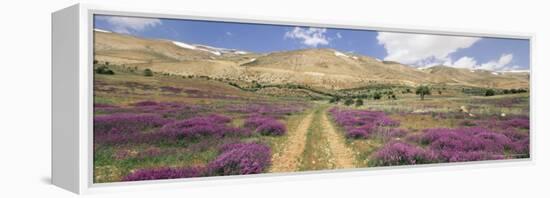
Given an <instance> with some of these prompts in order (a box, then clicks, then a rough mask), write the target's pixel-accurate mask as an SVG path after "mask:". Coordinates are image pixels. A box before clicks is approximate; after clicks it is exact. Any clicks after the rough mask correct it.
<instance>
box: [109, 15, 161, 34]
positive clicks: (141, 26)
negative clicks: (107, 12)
mask: <svg viewBox="0 0 550 198" xmlns="http://www.w3.org/2000/svg"><path fill="white" fill-rule="evenodd" d="M98 19H100V20H104V21H106V22H107V23H109V24H110V25H111V26H113V27H112V28H113V29H112V30H113V31H115V32H118V33H124V34H128V33H131V32H132V31H138V32H139V31H143V30H145V29H147V28H151V27H155V26H157V25H160V24H162V22H161V21H160V20H159V19H154V18H139V17H120V16H103V17H100V18H98Z"/></svg>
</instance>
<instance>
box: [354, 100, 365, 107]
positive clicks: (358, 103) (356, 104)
mask: <svg viewBox="0 0 550 198" xmlns="http://www.w3.org/2000/svg"><path fill="white" fill-rule="evenodd" d="M355 106H363V100H362V99H357V100H355Z"/></svg>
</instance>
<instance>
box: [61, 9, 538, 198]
mask: <svg viewBox="0 0 550 198" xmlns="http://www.w3.org/2000/svg"><path fill="white" fill-rule="evenodd" d="M52 20H53V28H52V29H53V36H52V45H53V54H52V56H53V57H52V59H53V63H52V68H53V76H52V79H53V82H52V83H53V94H52V95H53V121H52V122H53V123H52V125H53V140H52V141H53V142H52V147H53V148H52V151H53V154H52V167H53V170H52V174H53V176H52V179H53V183H54V184H55V185H58V186H61V187H63V188H65V189H68V190H71V191H73V192H77V193H83V192H90V191H94V190H98V191H100V190H101V189H117V188H122V187H127V186H132V187H136V186H138V187H139V186H143V185H162V184H167V182H170V183H171V184H174V183H192V182H201V181H207V180H208V181H213V179H214V180H216V181H220V180H221V181H223V180H227V179H234V178H244V179H250V180H254V179H258V177H257V176H263V177H262V178H264V179H269V178H275V177H279V176H282V175H289V174H293V175H296V174H303V173H317V174H330V173H331V172H341V171H358V172H364V171H370V170H374V171H376V170H380V169H391V168H396V167H400V168H414V167H433V166H444V165H461V166H465V167H468V166H469V165H471V164H478V163H497V162H507V163H512V162H518V161H527V162H529V161H531V156H532V149H531V148H532V145H531V142H532V141H531V137H532V134H533V132H532V131H531V130H530V126H531V124H530V123H531V122H530V121H531V120H532V119H530V113H531V111H530V98H531V97H530V94H531V89H530V81H531V80H530V68H531V62H530V60H531V40H532V36H530V35H523V34H495V33H483V32H482V33H471V32H459V31H444V30H419V29H405V28H399V27H370V26H365V25H361V24H346V23H338V22H335V23H328V22H316V21H306V20H304V21H287V20H277V19H263V18H237V17H226V16H219V15H204V14H203V15H200V14H185V13H184V14H182V13H173V12H164V13H163V12H148V11H143V10H119V9H117V10H111V9H108V8H100V7H96V6H89V5H88V6H86V5H75V6H73V7H69V8H66V9H64V10H61V11H58V12H56V13H54V14H53V16H52ZM252 175H254V176H252ZM161 183H162V184H161ZM137 184H139V185H137Z"/></svg>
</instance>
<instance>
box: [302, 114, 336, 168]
mask: <svg viewBox="0 0 550 198" xmlns="http://www.w3.org/2000/svg"><path fill="white" fill-rule="evenodd" d="M323 110H324V109H323V108H320V107H318V108H316V109H315V112H314V116H313V121H312V123H311V125H310V127H309V129H308V132H307V135H306V136H307V141H306V145H305V149H304V153H303V154H302V157H301V158H300V159H301V160H300V161H301V164H300V166H299V168H298V169H299V170H300V171H306V170H325V169H330V168H332V167H334V163H333V162H331V161H330V159H331V152H330V148H329V143H328V140H327V137H326V135H325V134H324V133H323V129H322V127H321V126H322V125H321V123H320V122H321V118H320V117H321V114H322V113H323Z"/></svg>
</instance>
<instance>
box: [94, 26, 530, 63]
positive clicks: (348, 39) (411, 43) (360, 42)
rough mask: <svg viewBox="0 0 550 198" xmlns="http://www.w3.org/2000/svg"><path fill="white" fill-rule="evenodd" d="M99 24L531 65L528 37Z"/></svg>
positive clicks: (213, 38)
mask: <svg viewBox="0 0 550 198" xmlns="http://www.w3.org/2000/svg"><path fill="white" fill-rule="evenodd" d="M94 26H95V28H97V29H102V30H107V31H111V32H118V33H124V34H131V35H135V36H139V37H145V38H156V39H168V40H174V41H180V42H184V43H189V44H204V45H209V46H214V47H222V48H231V49H239V50H244V51H250V52H257V53H269V52H273V51H286V50H295V49H304V48H333V49H336V50H338V51H341V52H352V53H356V54H360V55H366V56H371V57H375V58H378V59H381V60H391V61H398V62H401V63H404V64H408V65H411V66H415V67H425V66H432V65H440V64H443V65H447V66H452V67H459V68H469V69H487V70H494V71H504V70H525V69H529V65H530V63H529V41H528V40H520V39H499V38H479V37H460V36H443V35H427V34H411V33H397V32H378V31H367V30H350V29H334V28H322V27H295V26H281V25H265V24H246V23H228V22H212V21H193V20H180V19H156V18H136V17H120V16H96V17H95V20H94Z"/></svg>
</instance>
